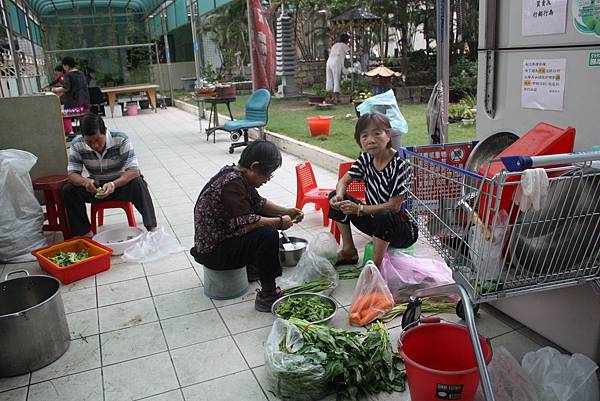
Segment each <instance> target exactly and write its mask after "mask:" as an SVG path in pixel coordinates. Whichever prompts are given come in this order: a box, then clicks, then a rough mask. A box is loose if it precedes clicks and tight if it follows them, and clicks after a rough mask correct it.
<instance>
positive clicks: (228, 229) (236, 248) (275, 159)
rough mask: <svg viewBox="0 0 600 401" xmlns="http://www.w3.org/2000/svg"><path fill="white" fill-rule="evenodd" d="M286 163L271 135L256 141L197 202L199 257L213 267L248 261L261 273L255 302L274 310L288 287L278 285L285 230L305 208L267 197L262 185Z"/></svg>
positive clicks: (227, 267) (195, 250) (239, 265)
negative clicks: (260, 189) (280, 235)
mask: <svg viewBox="0 0 600 401" xmlns="http://www.w3.org/2000/svg"><path fill="white" fill-rule="evenodd" d="M279 167H281V153H280V152H279V149H277V147H276V146H275V145H274V144H273V143H271V142H267V141H254V142H251V143H250V144H249V145H248V146H247V147H246V148H245V149H244V151H243V152H242V154H241V156H240V160H239V161H238V164H237V165H229V166H225V167H223V168H222V169H221V170H220V171H219V172H218V173H217V174H216V175H215V176H214V177H212V178H211V179H210V180H209V181H208V183H207V184H206V185H205V186H204V188H203V189H202V191H201V192H200V195H199V196H198V200H197V201H196V206H195V207H194V226H195V236H194V247H193V248H192V249H190V253H191V255H192V256H193V257H194V259H195V260H196V261H197V262H198V263H200V264H203V265H204V266H206V267H207V268H209V269H212V270H234V269H239V268H242V267H244V266H247V269H250V268H251V267H250V266H252V267H254V268H255V269H257V272H252V271H250V270H248V272H247V273H248V275H249V279H251V275H253V274H256V273H258V277H259V278H260V284H261V287H262V288H261V290H257V294H256V299H255V302H254V308H255V309H256V310H258V311H260V312H270V311H271V305H273V302H275V301H276V300H277V299H278V298H279V297H281V295H282V292H281V289H279V287H276V285H275V278H276V277H279V276H281V266H280V264H279V233H278V231H277V230H278V229H279V230H286V229H288V228H290V227H291V226H292V225H293V223H294V222H300V221H301V220H302V218H303V217H304V214H303V213H302V211H301V210H300V209H296V208H294V207H291V208H286V207H283V206H279V205H276V204H275V203H273V202H271V201H270V200H267V199H265V198H263V197H261V196H260V195H259V194H258V191H257V190H256V189H257V188H259V187H260V186H262V185H263V184H265V183H267V182H268V181H269V180H270V179H271V177H272V176H273V172H274V171H275V170H277V169H278V168H279Z"/></svg>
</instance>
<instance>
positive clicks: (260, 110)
mask: <svg viewBox="0 0 600 401" xmlns="http://www.w3.org/2000/svg"><path fill="white" fill-rule="evenodd" d="M270 103H271V93H269V91H268V90H266V89H258V90H257V91H256V92H254V93H252V95H250V97H249V98H248V101H247V102H246V116H245V118H244V119H243V120H233V121H227V122H226V123H225V124H224V125H223V130H225V131H228V132H229V133H230V136H231V140H232V141H234V143H232V144H231V146H229V153H233V150H234V149H235V148H238V147H240V146H247V145H248V130H249V129H250V128H262V127H264V126H265V125H267V121H268V120H269V104H270ZM242 135H243V136H244V141H243V142H235V141H237V140H238V139H239V138H240V137H241V136H242Z"/></svg>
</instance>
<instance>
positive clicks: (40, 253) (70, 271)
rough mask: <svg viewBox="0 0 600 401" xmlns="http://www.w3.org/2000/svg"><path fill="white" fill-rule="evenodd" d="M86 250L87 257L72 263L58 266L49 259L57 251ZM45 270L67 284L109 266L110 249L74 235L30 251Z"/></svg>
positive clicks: (106, 268)
mask: <svg viewBox="0 0 600 401" xmlns="http://www.w3.org/2000/svg"><path fill="white" fill-rule="evenodd" d="M84 250H85V251H87V252H88V255H90V257H89V258H87V259H84V260H82V261H81V262H77V263H73V264H72V265H69V266H65V267H60V266H58V265H56V264H55V263H54V262H52V261H51V260H50V258H52V257H54V256H56V255H57V254H58V253H59V252H61V251H62V252H81V251H84ZM31 253H32V254H33V256H35V257H36V258H37V260H38V262H39V264H40V266H41V267H42V269H44V270H45V271H47V272H48V274H50V275H51V276H54V277H56V278H57V279H59V280H60V281H61V282H62V283H63V284H69V283H72V282H74V281H77V280H81V279H82V278H86V277H88V276H92V275H94V274H97V273H100V272H103V271H105V270H108V269H109V268H110V255H112V249H110V248H108V247H105V246H104V245H101V244H99V243H97V242H96V241H94V240H92V239H90V238H87V237H76V238H72V239H70V240H68V241H64V242H61V243H58V244H54V245H49V246H46V247H44V248H40V249H36V250H35V251H33V252H31Z"/></svg>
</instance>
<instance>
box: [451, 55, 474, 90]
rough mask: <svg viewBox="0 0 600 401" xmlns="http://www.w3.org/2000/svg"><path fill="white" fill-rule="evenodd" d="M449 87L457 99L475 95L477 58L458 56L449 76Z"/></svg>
mask: <svg viewBox="0 0 600 401" xmlns="http://www.w3.org/2000/svg"><path fill="white" fill-rule="evenodd" d="M450 88H451V89H452V91H454V93H455V94H456V95H457V97H458V98H459V99H462V98H464V97H465V96H477V60H471V59H468V58H467V57H464V56H463V57H460V58H459V59H457V60H456V63H455V64H454V68H453V69H452V74H451V76H450Z"/></svg>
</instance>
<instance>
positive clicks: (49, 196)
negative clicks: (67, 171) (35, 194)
mask: <svg viewBox="0 0 600 401" xmlns="http://www.w3.org/2000/svg"><path fill="white" fill-rule="evenodd" d="M67 181H68V177H67V176H66V175H47V176H45V177H40V178H37V179H35V180H33V181H32V182H31V183H32V185H33V189H34V190H39V191H43V192H44V204H45V205H46V213H44V219H45V220H47V221H48V224H44V225H43V226H42V229H43V230H44V231H62V234H63V238H64V239H65V240H66V239H69V238H71V232H70V231H69V224H68V223H67V212H66V211H65V206H64V204H63V199H62V193H61V192H62V188H63V186H64V185H65V184H66V182H67Z"/></svg>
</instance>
